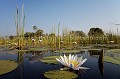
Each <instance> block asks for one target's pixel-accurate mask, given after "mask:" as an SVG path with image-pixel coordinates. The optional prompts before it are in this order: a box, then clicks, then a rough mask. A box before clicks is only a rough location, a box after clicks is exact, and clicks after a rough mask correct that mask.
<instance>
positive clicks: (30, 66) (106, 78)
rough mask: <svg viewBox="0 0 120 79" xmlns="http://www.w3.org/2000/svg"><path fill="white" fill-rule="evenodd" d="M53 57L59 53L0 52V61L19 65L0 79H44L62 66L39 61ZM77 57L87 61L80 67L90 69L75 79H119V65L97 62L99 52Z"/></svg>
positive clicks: (89, 52) (81, 72) (84, 53)
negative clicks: (51, 71) (50, 71)
mask: <svg viewBox="0 0 120 79" xmlns="http://www.w3.org/2000/svg"><path fill="white" fill-rule="evenodd" d="M53 55H59V53H53V52H50V51H46V52H26V53H22V54H19V55H18V54H17V53H16V51H1V52H0V60H14V61H17V62H19V63H21V64H20V65H19V67H18V68H17V69H16V70H14V71H13V72H11V73H8V74H5V75H3V76H0V79H46V78H45V77H44V75H43V73H44V72H46V71H49V70H57V69H60V68H61V67H62V65H61V64H58V65H50V64H44V63H42V62H40V61H39V59H40V58H42V57H46V56H53ZM77 55H78V56H83V57H84V58H87V59H88V60H87V61H86V62H85V63H84V64H83V65H82V66H84V67H88V68H90V69H89V70H87V71H82V70H81V71H79V73H78V78H76V79H120V65H116V64H112V63H107V62H99V56H100V54H99V52H97V51H87V50H85V51H83V52H80V53H77Z"/></svg>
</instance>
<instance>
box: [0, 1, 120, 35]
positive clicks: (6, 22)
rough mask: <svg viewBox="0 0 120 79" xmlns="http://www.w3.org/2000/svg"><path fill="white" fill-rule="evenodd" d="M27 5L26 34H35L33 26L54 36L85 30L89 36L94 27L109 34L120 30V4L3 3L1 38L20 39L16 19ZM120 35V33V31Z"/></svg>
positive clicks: (99, 2)
mask: <svg viewBox="0 0 120 79" xmlns="http://www.w3.org/2000/svg"><path fill="white" fill-rule="evenodd" d="M23 3H24V11H25V15H26V23H25V32H28V31H30V32H33V26H37V27H38V29H42V30H44V33H51V32H53V27H55V29H56V33H57V29H58V24H59V22H60V31H61V32H62V30H63V29H66V28H67V29H68V30H74V31H77V30H82V31H84V32H85V33H86V34H87V33H88V31H89V29H90V28H91V27H99V28H101V29H103V31H105V32H109V30H110V29H112V30H113V31H115V30H116V28H117V27H118V29H120V26H119V25H114V24H113V23H115V24H119V23H120V0H0V36H7V35H16V26H15V21H14V16H15V15H16V6H19V9H20V10H21V7H22V4H23ZM119 32H120V30H119Z"/></svg>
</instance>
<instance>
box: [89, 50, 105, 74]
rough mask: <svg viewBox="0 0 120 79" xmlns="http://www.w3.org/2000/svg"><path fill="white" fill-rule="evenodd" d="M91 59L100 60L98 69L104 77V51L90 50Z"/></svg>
mask: <svg viewBox="0 0 120 79" xmlns="http://www.w3.org/2000/svg"><path fill="white" fill-rule="evenodd" d="M89 53H90V56H91V57H96V58H97V59H98V68H99V71H100V73H101V75H102V76H103V75H104V66H103V58H104V50H103V49H102V50H89Z"/></svg>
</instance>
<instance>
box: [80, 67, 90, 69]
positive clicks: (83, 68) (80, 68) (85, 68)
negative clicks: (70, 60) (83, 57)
mask: <svg viewBox="0 0 120 79" xmlns="http://www.w3.org/2000/svg"><path fill="white" fill-rule="evenodd" d="M79 69H90V68H86V67H79Z"/></svg>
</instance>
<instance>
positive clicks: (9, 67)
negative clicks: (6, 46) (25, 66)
mask: <svg viewBox="0 0 120 79" xmlns="http://www.w3.org/2000/svg"><path fill="white" fill-rule="evenodd" d="M17 67H18V64H17V63H16V62H14V61H10V60H0V75H3V74H5V73H8V72H11V71H13V70H15V69H16V68H17Z"/></svg>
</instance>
